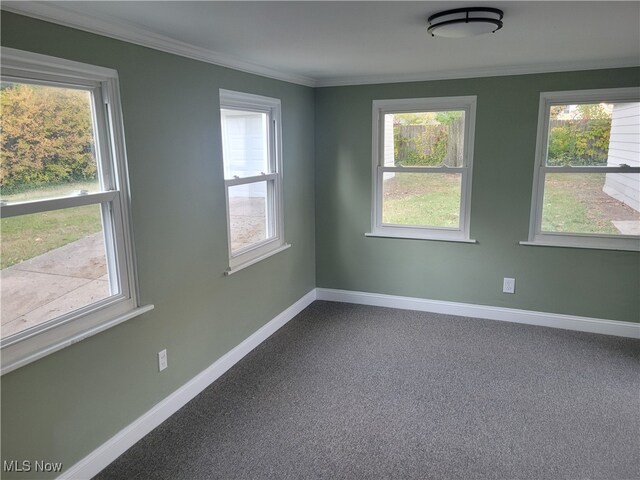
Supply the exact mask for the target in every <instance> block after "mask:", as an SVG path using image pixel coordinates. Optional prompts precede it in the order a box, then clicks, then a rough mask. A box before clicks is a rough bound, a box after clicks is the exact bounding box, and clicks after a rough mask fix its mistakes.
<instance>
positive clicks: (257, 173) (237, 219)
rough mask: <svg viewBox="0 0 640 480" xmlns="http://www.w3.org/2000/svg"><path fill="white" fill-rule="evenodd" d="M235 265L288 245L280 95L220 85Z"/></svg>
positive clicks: (231, 262)
mask: <svg viewBox="0 0 640 480" xmlns="http://www.w3.org/2000/svg"><path fill="white" fill-rule="evenodd" d="M220 117H221V127H222V157H223V164H224V179H225V180H224V183H225V191H226V197H227V234H228V241H229V269H228V270H227V272H226V273H227V274H231V273H234V272H235V271H237V270H240V269H242V268H244V267H247V266H249V265H252V264H254V263H256V262H257V261H259V260H262V259H263V258H266V257H268V256H271V255H273V254H275V253H277V252H280V251H282V250H284V249H285V248H288V247H289V245H287V244H285V243H284V238H283V210H282V152H281V133H280V131H281V128H280V125H281V120H280V100H278V99H275V98H268V97H262V96H259V95H251V94H248V93H240V92H232V91H229V90H222V89H221V90H220Z"/></svg>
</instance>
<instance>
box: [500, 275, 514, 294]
mask: <svg viewBox="0 0 640 480" xmlns="http://www.w3.org/2000/svg"><path fill="white" fill-rule="evenodd" d="M502 293H516V279H515V278H508V277H504V279H503V280H502Z"/></svg>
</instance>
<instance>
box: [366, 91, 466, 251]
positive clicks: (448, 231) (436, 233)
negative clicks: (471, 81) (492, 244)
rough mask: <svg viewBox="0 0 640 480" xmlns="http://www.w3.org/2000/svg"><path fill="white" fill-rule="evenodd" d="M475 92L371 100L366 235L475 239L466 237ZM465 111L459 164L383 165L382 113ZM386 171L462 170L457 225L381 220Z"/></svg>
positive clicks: (438, 171)
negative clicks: (451, 95)
mask: <svg viewBox="0 0 640 480" xmlns="http://www.w3.org/2000/svg"><path fill="white" fill-rule="evenodd" d="M476 103H477V97H476V96H475V95H469V96H461V97H433V98H405V99H392V100H374V101H373V114H372V120H373V125H372V132H373V144H372V151H373V162H372V163H373V170H372V178H373V183H372V189H371V191H372V200H371V203H372V209H371V233H366V234H365V235H366V236H369V237H393V238H414V239H422V240H445V241H454V242H466V243H476V241H475V240H473V239H471V238H469V224H470V220H471V215H470V212H471V176H472V170H473V146H474V134H475V123H476ZM453 110H455V111H464V112H465V125H464V147H463V148H464V150H463V166H462V167H444V166H443V167H395V166H394V167H387V166H385V165H384V116H385V114H389V113H411V112H442V111H453ZM386 172H396V173H422V174H426V175H429V174H432V173H459V174H461V185H460V188H461V192H460V217H459V218H460V222H459V228H447V227H430V226H415V225H410V226H409V225H389V224H383V222H382V194H383V177H384V173H386Z"/></svg>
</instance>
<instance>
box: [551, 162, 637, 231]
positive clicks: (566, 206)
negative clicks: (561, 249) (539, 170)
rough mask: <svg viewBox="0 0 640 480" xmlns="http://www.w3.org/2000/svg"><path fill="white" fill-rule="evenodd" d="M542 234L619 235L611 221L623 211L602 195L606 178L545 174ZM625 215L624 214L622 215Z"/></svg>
mask: <svg viewBox="0 0 640 480" xmlns="http://www.w3.org/2000/svg"><path fill="white" fill-rule="evenodd" d="M545 180H546V181H545V192H544V206H543V209H542V231H544V232H558V233H604V234H617V233H619V232H618V230H617V229H616V228H615V226H614V225H613V224H612V223H611V220H616V219H618V218H617V216H620V213H622V212H620V213H618V212H616V210H620V209H624V207H623V206H622V205H620V204H619V202H617V201H616V200H614V199H612V198H611V197H609V196H608V195H607V194H605V193H604V192H603V191H602V187H603V185H604V181H605V174H604V173H602V174H562V173H553V174H547V176H546V179H545ZM622 215H624V213H622Z"/></svg>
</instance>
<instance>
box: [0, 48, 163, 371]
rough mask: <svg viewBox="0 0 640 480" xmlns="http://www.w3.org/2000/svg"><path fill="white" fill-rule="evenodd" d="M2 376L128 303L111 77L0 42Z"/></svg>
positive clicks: (114, 77)
mask: <svg viewBox="0 0 640 480" xmlns="http://www.w3.org/2000/svg"><path fill="white" fill-rule="evenodd" d="M0 72H1V77H0V102H1V106H2V115H1V116H0V128H1V129H2V139H1V150H0V267H1V268H0V280H1V282H0V294H1V302H0V304H1V307H0V318H1V321H2V325H1V329H0V333H1V335H0V350H1V351H2V363H1V365H0V367H1V371H2V373H3V374H4V373H5V372H8V371H11V370H13V369H15V368H19V367H20V366H22V365H25V364H27V363H29V362H31V361H34V360H37V359H38V358H41V357H43V356H45V355H48V354H49V353H52V352H54V351H56V350H58V349H60V348H64V347H66V346H67V345H70V344H71V343H73V342H74V341H76V340H77V339H80V338H85V337H88V336H90V335H93V334H94V333H97V332H99V331H102V330H104V329H105V328H108V327H110V326H112V325H116V324H117V323H120V322H123V321H125V320H128V319H129V318H133V317H134V316H137V315H139V314H141V313H144V312H145V311H149V310H150V309H152V308H153V306H152V305H148V306H145V307H139V306H138V303H137V291H136V280H135V265H134V260H133V258H134V254H133V244H132V241H131V224H130V220H129V210H128V208H129V189H128V176H127V162H126V153H125V152H126V150H125V145H124V128H123V124H122V113H121V105H120V94H119V88H118V73H117V72H116V71H115V70H112V69H110V68H104V67H98V66H94V65H88V64H84V63H78V62H72V61H69V60H65V59H60V58H54V57H48V56H45V55H39V54H35V53H30V52H24V51H21V50H15V49H11V48H4V47H3V48H2V64H1V65H0Z"/></svg>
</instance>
